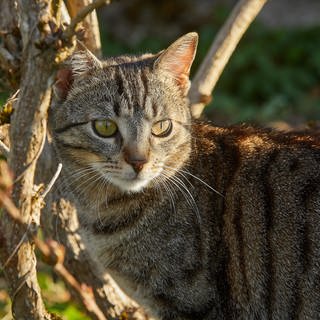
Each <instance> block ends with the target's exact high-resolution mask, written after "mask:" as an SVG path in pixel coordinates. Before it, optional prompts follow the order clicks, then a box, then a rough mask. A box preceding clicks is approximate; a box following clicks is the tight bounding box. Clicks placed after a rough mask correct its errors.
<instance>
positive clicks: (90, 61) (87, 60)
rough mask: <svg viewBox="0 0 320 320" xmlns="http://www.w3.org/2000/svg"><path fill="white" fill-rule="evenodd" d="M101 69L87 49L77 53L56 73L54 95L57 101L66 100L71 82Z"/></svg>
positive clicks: (97, 61)
mask: <svg viewBox="0 0 320 320" xmlns="http://www.w3.org/2000/svg"><path fill="white" fill-rule="evenodd" d="M101 68H102V64H101V61H100V60H98V59H97V58H96V57H95V56H94V55H93V54H92V53H91V52H90V51H89V50H88V49H85V50H82V51H77V52H76V53H74V54H73V55H72V56H71V57H70V58H69V59H68V61H67V62H66V63H65V64H64V66H63V68H61V69H60V70H59V71H58V72H57V76H56V83H55V86H54V93H55V94H56V95H57V96H58V98H59V99H64V98H66V96H67V95H68V92H69V90H70V88H71V85H72V83H73V82H75V81H77V80H81V79H82V78H83V77H85V76H87V75H89V74H90V73H93V72H94V71H97V70H99V69H101Z"/></svg>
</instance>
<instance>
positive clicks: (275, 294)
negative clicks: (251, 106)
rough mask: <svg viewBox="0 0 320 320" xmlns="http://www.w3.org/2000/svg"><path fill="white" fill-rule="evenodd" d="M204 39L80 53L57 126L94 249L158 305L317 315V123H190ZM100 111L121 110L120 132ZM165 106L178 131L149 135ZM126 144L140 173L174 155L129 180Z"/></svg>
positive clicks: (169, 315)
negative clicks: (100, 123)
mask: <svg viewBox="0 0 320 320" xmlns="http://www.w3.org/2000/svg"><path fill="white" fill-rule="evenodd" d="M195 48H196V36H195V35H194V34H189V35H187V36H185V37H183V38H181V39H179V40H178V41H177V42H176V43H175V44H174V45H172V46H171V47H169V49H167V50H166V51H164V53H160V54H158V55H156V56H150V55H148V56H145V58H143V57H142V58H140V59H139V58H136V57H135V58H132V59H131V60H130V58H128V57H127V56H126V57H123V58H121V57H120V58H117V59H114V60H107V61H106V62H105V63H104V64H103V63H102V64H101V63H100V62H98V61H93V60H94V57H92V56H90V55H89V56H87V58H86V59H87V60H88V61H89V65H90V67H88V63H86V64H81V61H80V62H75V61H74V62H73V63H76V68H75V70H76V71H74V75H73V77H74V79H73V82H72V87H71V91H70V92H68V93H67V95H66V94H64V93H63V92H62V93H61V95H60V100H59V99H58V101H57V102H56V103H55V105H54V106H53V109H52V111H51V114H50V128H51V132H52V134H53V141H54V144H55V147H56V151H57V156H58V157H59V158H60V161H62V162H63V165H64V172H63V174H62V180H63V183H64V186H65V189H64V190H65V195H66V197H69V198H70V199H71V201H73V202H74V203H75V205H76V206H77V210H78V215H79V219H80V223H81V226H82V234H83V236H84V237H85V239H86V245H87V247H88V250H89V252H90V253H91V254H92V256H93V258H94V259H95V260H96V261H97V263H98V264H99V265H100V267H101V270H103V271H104V272H109V273H110V274H111V275H112V277H113V278H114V279H115V280H116V281H117V282H118V284H119V285H120V286H121V287H122V289H123V290H124V291H125V292H127V293H128V294H129V295H130V296H132V297H133V298H134V299H136V300H137V301H138V302H139V303H141V304H142V305H143V306H145V307H146V308H147V309H148V310H149V311H150V313H151V314H153V315H154V316H156V317H157V318H159V319H163V320H169V319H174V320H176V319H179V320H182V319H207V320H209V319H210V320H211V319H318V318H319V315H320V268H319V266H320V136H319V134H312V133H304V134H302V133H300V134H298V133H277V132H272V131H268V130H262V129H255V128H252V127H246V126H238V127H230V128H218V127H214V126H211V125H209V124H204V123H197V122H194V121H192V123H190V121H191V120H190V111H189V109H188V105H187V100H186V97H185V95H186V90H187V87H188V83H187V81H186V76H187V75H188V73H189V70H190V65H191V63H192V60H193V56H194V51H195ZM168 57H169V58H168ZM92 59H93V60H92ZM177 59H178V60H177ZM179 59H180V60H179ZM173 61H174V64H173V65H172V62H173ZM177 61H180V62H181V63H182V66H180V65H179V64H177V63H176V62H177ZM178 67H179V68H178ZM86 68H89V70H88V69H86ZM159 70H160V71H159ZM171 71H172V73H171ZM177 72H178V73H181V72H182V73H183V75H180V76H179V77H178V78H177V74H176V73H177ZM60 88H64V86H63V85H62V86H60ZM65 97H66V98H65ZM60 104H62V106H60ZM95 114H98V115H97V116H95ZM104 114H105V118H111V119H114V121H117V123H118V124H119V126H120V125H121V124H122V127H121V129H120V130H119V134H118V135H116V136H115V137H114V138H112V139H102V138H101V137H96V136H95V135H94V133H93V132H92V130H91V129H90V128H91V127H90V125H91V123H92V122H94V120H95V119H96V118H95V117H98V118H99V117H101V115H102V116H103V115H104ZM99 119H100V118H99ZM159 119H160V120H161V119H174V120H173V121H172V123H173V131H172V133H171V134H170V135H169V136H168V137H165V138H156V137H152V135H151V133H150V130H151V129H150V128H151V126H152V124H154V123H155V122H157V121H159ZM148 128H149V129H148ZM128 148H130V150H131V151H130V152H131V153H133V155H132V154H131V156H132V157H134V156H136V157H138V156H139V157H140V158H141V154H143V159H144V160H146V163H144V164H143V170H142V171H141V172H142V173H143V172H144V171H148V172H150V174H151V173H154V172H157V170H158V168H159V166H162V165H161V163H164V166H163V167H162V169H163V171H161V173H160V176H157V177H155V178H153V179H151V180H150V182H149V183H148V184H147V185H146V186H144V187H141V188H140V187H139V188H138V189H135V190H134V188H135V187H134V185H133V187H132V190H131V189H130V188H131V187H130V188H129V187H128V188H129V189H128V190H129V191H126V189H125V188H126V185H125V182H123V181H125V180H123V181H122V180H121V181H122V182H121V183H120V185H119V186H118V185H116V184H114V183H112V179H113V176H112V175H114V177H118V176H119V175H124V172H129V173H130V174H133V169H132V168H130V163H129V164H128V161H127V162H126V158H127V156H126V150H128ZM132 150H136V151H132ZM135 152H136V154H135ZM140 158H139V159H140ZM93 164H94V165H96V166H99V169H96V168H95V167H92V165H93ZM101 166H102V167H101ZM173 168H174V169H173ZM126 170H127V171H126ZM79 172H80V173H79ZM139 174H140V173H139ZM139 174H137V176H139ZM162 174H163V176H161V175H162ZM104 175H106V177H107V178H108V179H111V180H108V181H106V180H103V178H102V177H103V176H104ZM110 175H111V178H110ZM107 178H105V179H107ZM160 178H161V179H160ZM121 179H122V178H121ZM135 179H136V178H132V179H131V178H130V179H129V180H130V181H129V180H128V184H129V183H131V182H132V181H136V180H135ZM110 181H111V183H110Z"/></svg>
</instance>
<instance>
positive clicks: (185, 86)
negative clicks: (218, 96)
mask: <svg viewBox="0 0 320 320" xmlns="http://www.w3.org/2000/svg"><path fill="white" fill-rule="evenodd" d="M197 45H198V34H197V33H196V32H190V33H187V34H186V35H184V36H182V37H180V38H179V39H178V40H176V41H175V42H174V43H173V44H172V45H171V46H170V47H169V48H167V49H166V50H164V51H163V52H161V53H160V55H159V57H158V58H157V60H156V62H155V67H156V68H157V69H159V70H160V71H162V72H164V73H165V74H167V75H168V76H169V77H171V78H172V79H174V80H175V82H176V83H177V85H178V86H179V87H180V89H181V90H182V92H183V94H184V95H186V94H187V92H188V90H189V87H190V80H189V75H190V69H191V65H192V62H193V60H194V57H195V55H196V50H197Z"/></svg>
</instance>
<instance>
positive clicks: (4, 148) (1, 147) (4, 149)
mask: <svg viewBox="0 0 320 320" xmlns="http://www.w3.org/2000/svg"><path fill="white" fill-rule="evenodd" d="M0 152H1V153H2V154H3V155H4V156H5V157H6V158H8V157H9V153H10V149H9V147H8V146H6V145H5V144H4V143H3V142H2V141H1V140H0Z"/></svg>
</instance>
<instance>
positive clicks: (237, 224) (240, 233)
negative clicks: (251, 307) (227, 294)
mask: <svg viewBox="0 0 320 320" xmlns="http://www.w3.org/2000/svg"><path fill="white" fill-rule="evenodd" d="M237 200H238V201H237V208H236V211H235V215H234V217H233V223H234V226H235V232H236V237H237V242H238V244H239V247H238V250H239V259H240V261H239V264H240V269H241V270H240V272H241V274H242V279H243V289H244V292H243V293H244V294H245V295H246V301H248V299H249V289H248V279H247V272H246V264H245V256H244V255H245V254H244V241H243V230H242V225H241V223H242V216H243V212H242V199H241V197H240V198H238V199H237Z"/></svg>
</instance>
